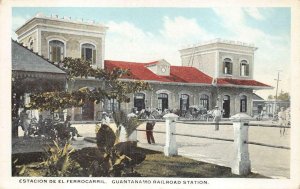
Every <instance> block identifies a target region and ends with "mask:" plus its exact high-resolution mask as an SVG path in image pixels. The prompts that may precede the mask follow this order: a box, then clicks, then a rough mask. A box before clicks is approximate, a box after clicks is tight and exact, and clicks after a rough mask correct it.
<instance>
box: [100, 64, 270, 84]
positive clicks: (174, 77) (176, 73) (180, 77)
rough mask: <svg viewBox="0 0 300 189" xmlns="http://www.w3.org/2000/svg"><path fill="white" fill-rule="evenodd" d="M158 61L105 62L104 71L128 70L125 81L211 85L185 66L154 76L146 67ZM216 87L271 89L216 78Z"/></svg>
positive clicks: (192, 69)
mask: <svg viewBox="0 0 300 189" xmlns="http://www.w3.org/2000/svg"><path fill="white" fill-rule="evenodd" d="M157 63H158V61H155V62H150V63H138V62H125V61H114V60H105V62H104V64H105V69H108V70H112V69H113V68H116V67H117V68H121V69H128V70H130V72H131V75H130V76H124V77H123V78H126V79H137V80H147V81H159V82H180V83H199V84H212V78H211V77H210V76H208V75H206V74H204V73H203V72H201V71H199V70H198V69H197V68H194V67H187V66H171V67H170V75H169V76H160V75H156V74H155V73H153V72H152V71H150V70H149V69H148V68H147V66H149V65H153V64H157ZM217 84H218V85H221V86H222V85H223V86H226V85H231V86H232V85H235V86H255V87H271V86H269V85H266V84H263V83H261V82H258V81H255V80H242V79H228V78H218V79H217Z"/></svg>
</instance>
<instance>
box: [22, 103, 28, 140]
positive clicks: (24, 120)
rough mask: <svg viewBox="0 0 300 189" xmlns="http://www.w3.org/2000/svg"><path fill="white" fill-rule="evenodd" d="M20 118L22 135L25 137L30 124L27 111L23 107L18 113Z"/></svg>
mask: <svg viewBox="0 0 300 189" xmlns="http://www.w3.org/2000/svg"><path fill="white" fill-rule="evenodd" d="M20 120H21V124H22V129H23V131H24V137H27V136H28V130H29V126H30V119H29V117H28V113H27V111H26V109H25V108H24V109H23V110H22V111H21V113H20Z"/></svg>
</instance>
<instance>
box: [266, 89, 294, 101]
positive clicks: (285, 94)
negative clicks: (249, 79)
mask: <svg viewBox="0 0 300 189" xmlns="http://www.w3.org/2000/svg"><path fill="white" fill-rule="evenodd" d="M273 99H276V96H275V95H274V96H273V95H269V96H268V100H273ZM277 100H281V101H289V100H290V94H289V93H288V92H284V91H282V90H281V91H280V93H279V95H277Z"/></svg>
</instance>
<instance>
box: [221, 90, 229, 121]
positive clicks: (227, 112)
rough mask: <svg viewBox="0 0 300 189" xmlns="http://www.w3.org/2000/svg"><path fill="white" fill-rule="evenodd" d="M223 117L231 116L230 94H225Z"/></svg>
mask: <svg viewBox="0 0 300 189" xmlns="http://www.w3.org/2000/svg"><path fill="white" fill-rule="evenodd" d="M223 111H224V112H223V117H224V118H229V116H230V96H228V95H225V96H224V97H223Z"/></svg>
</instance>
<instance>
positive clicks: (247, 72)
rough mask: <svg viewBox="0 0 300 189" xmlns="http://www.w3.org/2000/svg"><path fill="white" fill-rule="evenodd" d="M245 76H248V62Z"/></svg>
mask: <svg viewBox="0 0 300 189" xmlns="http://www.w3.org/2000/svg"><path fill="white" fill-rule="evenodd" d="M246 76H249V64H247V65H246Z"/></svg>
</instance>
